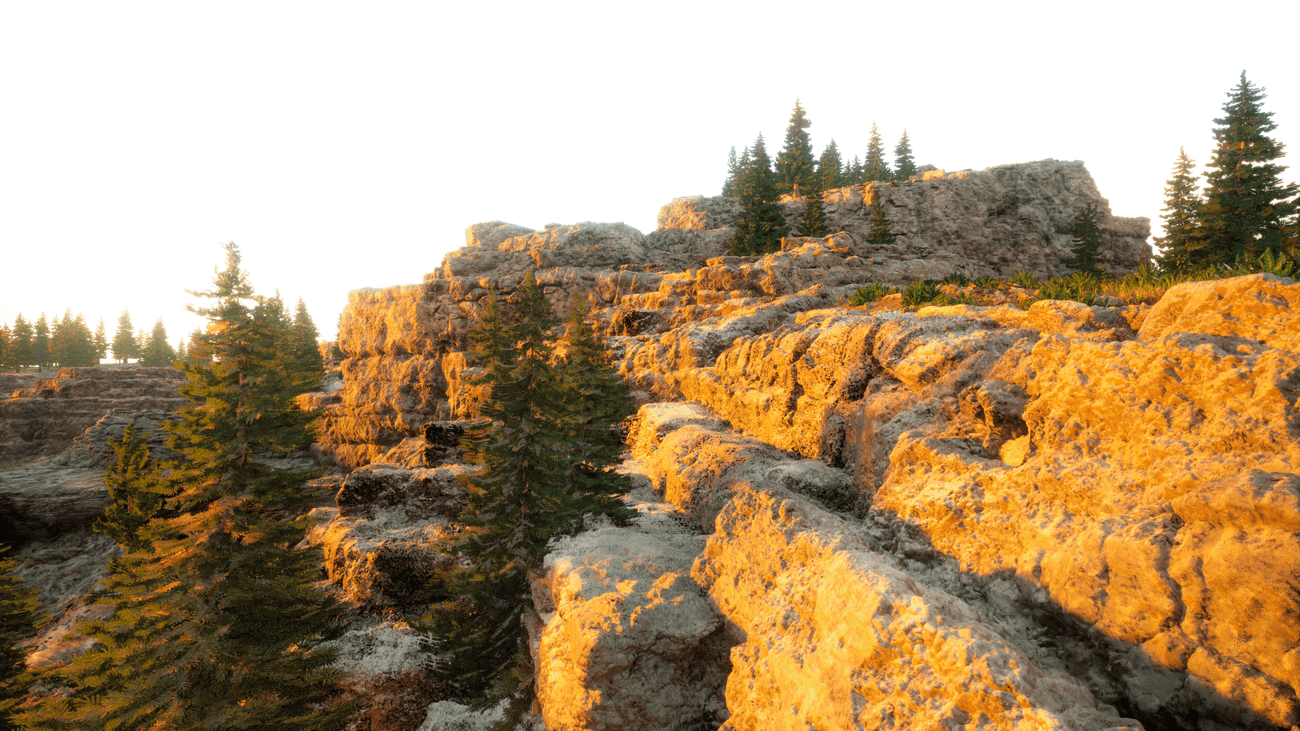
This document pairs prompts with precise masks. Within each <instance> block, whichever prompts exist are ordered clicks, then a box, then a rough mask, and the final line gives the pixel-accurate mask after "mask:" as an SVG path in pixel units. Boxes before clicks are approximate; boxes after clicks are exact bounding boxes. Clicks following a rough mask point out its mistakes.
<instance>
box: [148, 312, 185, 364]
mask: <svg viewBox="0 0 1300 731" xmlns="http://www.w3.org/2000/svg"><path fill="white" fill-rule="evenodd" d="M174 360H176V351H174V350H172V346H171V343H169V342H167V326H166V325H164V324H163V320H162V318H161V317H160V318H158V320H157V321H156V322H154V324H153V330H151V331H150V333H149V335H148V336H147V337H146V338H145V342H144V348H142V349H141V350H140V365H142V366H149V367H153V368H171V366H172V361H174Z"/></svg>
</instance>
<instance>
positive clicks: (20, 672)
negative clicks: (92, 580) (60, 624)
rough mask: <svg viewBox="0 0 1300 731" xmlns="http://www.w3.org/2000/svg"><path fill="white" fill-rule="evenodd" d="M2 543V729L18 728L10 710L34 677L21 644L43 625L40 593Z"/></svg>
mask: <svg viewBox="0 0 1300 731" xmlns="http://www.w3.org/2000/svg"><path fill="white" fill-rule="evenodd" d="M9 550H10V549H9V547H8V546H5V545H4V544H0V731H16V729H18V728H19V727H18V726H17V725H15V724H14V723H13V719H12V717H11V713H12V712H13V709H14V708H15V707H16V706H17V705H18V704H19V703H21V702H22V701H23V698H24V697H25V696H26V695H27V691H28V690H29V689H30V688H31V687H32V684H33V682H34V680H35V677H34V676H33V674H31V673H30V672H28V671H27V654H28V652H27V650H24V649H22V648H19V647H18V643H20V642H22V641H24V640H27V639H29V638H31V637H33V636H35V635H36V633H37V632H38V631H39V629H40V627H41V626H42V625H43V624H44V620H43V618H41V617H40V615H38V614H37V611H36V608H37V595H36V592H35V591H34V590H32V589H29V588H27V586H26V585H25V584H24V583H23V582H22V580H21V579H19V578H18V576H17V574H16V573H15V569H16V567H17V565H18V560H17V559H16V558H14V557H12V556H10V555H8V552H9Z"/></svg>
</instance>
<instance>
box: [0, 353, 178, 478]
mask: <svg viewBox="0 0 1300 731" xmlns="http://www.w3.org/2000/svg"><path fill="white" fill-rule="evenodd" d="M184 382H185V376H184V374H182V373H180V372H179V371H175V370H173V369H171V368H110V367H100V368H62V369H60V370H59V373H58V376H57V377H55V378H50V379H43V380H42V379H38V380H36V381H35V383H34V384H33V385H32V386H30V387H27V388H21V389H17V390H15V391H14V392H13V394H12V396H10V397H8V398H5V399H4V400H3V401H0V464H4V463H8V462H27V461H31V460H34V459H39V458H42V457H50V456H54V455H57V454H59V453H60V452H62V451H63V450H64V449H65V448H66V447H67V446H68V445H69V444H71V443H72V441H73V440H74V439H76V438H77V437H78V436H80V435H81V434H82V433H83V432H84V431H86V429H87V428H89V427H91V426H93V425H94V424H95V423H96V422H97V421H99V420H100V418H102V417H103V416H104V415H105V414H106V413H108V412H109V411H110V410H111V409H118V410H121V411H159V412H171V411H176V410H178V409H180V408H182V407H183V406H184V405H185V404H186V400H185V397H184V396H182V395H181V393H180V391H179V390H178V389H179V387H180V386H181V384H183V383H184Z"/></svg>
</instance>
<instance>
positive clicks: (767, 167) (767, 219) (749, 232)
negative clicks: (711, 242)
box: [731, 134, 789, 256]
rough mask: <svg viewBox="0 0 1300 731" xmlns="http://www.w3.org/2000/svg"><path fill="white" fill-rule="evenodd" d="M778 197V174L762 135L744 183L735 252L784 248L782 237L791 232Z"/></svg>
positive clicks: (757, 253) (754, 149)
mask: <svg viewBox="0 0 1300 731" xmlns="http://www.w3.org/2000/svg"><path fill="white" fill-rule="evenodd" d="M776 199H777V192H776V180H775V175H774V174H773V173H772V168H771V161H770V160H769V159H768V156H767V149H766V148H765V147H764V145H763V135H761V134H760V135H759V136H758V139H757V140H756V141H755V142H754V148H753V150H752V152H751V157H750V163H749V166H748V167H746V169H745V177H744V184H743V185H742V186H741V191H740V208H741V213H740V218H739V219H738V220H737V221H736V232H735V236H734V237H733V239H732V242H731V253H732V254H733V255H736V256H754V255H761V254H767V253H770V252H773V251H777V250H779V249H780V248H781V238H782V237H784V236H785V235H787V234H788V233H789V229H788V228H786V225H785V215H784V214H783V213H782V211H781V206H780V205H778V204H777V202H776Z"/></svg>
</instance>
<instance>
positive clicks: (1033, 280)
mask: <svg viewBox="0 0 1300 731" xmlns="http://www.w3.org/2000/svg"><path fill="white" fill-rule="evenodd" d="M1011 283H1012V284H1014V285H1015V286H1017V287H1023V288H1024V289H1038V288H1039V287H1041V286H1042V282H1040V281H1038V277H1035V276H1034V275H1033V274H1032V273H1031V272H1030V271H1029V270H1028V269H1021V270H1020V271H1018V272H1016V273H1015V274H1012V275H1011Z"/></svg>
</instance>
